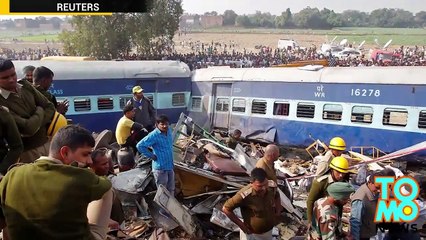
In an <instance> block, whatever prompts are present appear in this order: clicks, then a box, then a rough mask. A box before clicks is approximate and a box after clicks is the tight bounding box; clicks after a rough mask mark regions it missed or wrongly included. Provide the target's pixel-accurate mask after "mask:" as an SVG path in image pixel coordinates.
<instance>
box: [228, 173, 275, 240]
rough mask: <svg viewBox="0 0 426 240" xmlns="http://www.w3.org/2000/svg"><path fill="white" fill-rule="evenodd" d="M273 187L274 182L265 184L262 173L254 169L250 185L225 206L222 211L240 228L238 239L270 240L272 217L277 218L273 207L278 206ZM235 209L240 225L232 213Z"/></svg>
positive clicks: (266, 181)
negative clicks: (241, 218) (239, 216)
mask: <svg viewBox="0 0 426 240" xmlns="http://www.w3.org/2000/svg"><path fill="white" fill-rule="evenodd" d="M276 186H277V185H276V184H275V182H273V181H270V180H269V181H268V179H267V178H266V172H265V171H264V170H263V169H261V168H255V169H253V171H252V172H251V183H250V184H249V185H247V186H245V187H243V188H242V189H241V190H240V191H239V192H238V193H237V194H236V195H235V196H233V197H232V198H230V199H228V201H226V202H225V204H224V205H223V208H222V211H223V212H224V213H225V214H226V215H227V216H228V217H229V219H231V220H232V221H233V222H234V223H235V224H237V225H238V226H239V227H240V239H248V240H271V239H272V228H273V227H274V225H275V220H274V217H273V216H276V215H278V214H279V213H277V212H276V211H275V209H276V208H275V205H276V204H280V196H279V194H278V192H277V188H276ZM238 207H239V208H240V209H241V214H242V217H243V220H244V222H243V221H241V220H240V219H239V218H238V217H237V216H236V215H235V214H234V212H233V211H234V209H236V208H238Z"/></svg>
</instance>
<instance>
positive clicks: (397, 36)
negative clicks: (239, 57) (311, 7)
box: [192, 27, 426, 46]
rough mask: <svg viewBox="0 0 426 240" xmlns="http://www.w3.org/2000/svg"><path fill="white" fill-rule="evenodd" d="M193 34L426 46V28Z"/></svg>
mask: <svg viewBox="0 0 426 240" xmlns="http://www.w3.org/2000/svg"><path fill="white" fill-rule="evenodd" d="M192 32H200V33H203V32H205V33H220V32H225V33H236V34H237V33H240V34H250V33H265V34H268V33H270V34H283V35H284V36H285V35H287V36H289V37H291V35H299V36H300V35H307V36H312V35H314V36H316V37H322V38H323V39H324V41H325V39H326V38H328V39H329V40H331V39H333V38H334V37H335V36H337V40H336V41H340V40H342V39H344V38H346V39H348V41H349V42H357V43H360V42H362V41H363V40H366V41H367V42H368V43H373V42H374V39H378V40H379V42H380V43H381V44H384V43H386V42H387V41H388V40H390V39H393V42H392V45H409V46H413V45H420V46H422V45H426V29H425V28H349V27H348V28H334V29H330V30H312V29H262V28H256V29H247V28H213V29H205V30H195V31H192Z"/></svg>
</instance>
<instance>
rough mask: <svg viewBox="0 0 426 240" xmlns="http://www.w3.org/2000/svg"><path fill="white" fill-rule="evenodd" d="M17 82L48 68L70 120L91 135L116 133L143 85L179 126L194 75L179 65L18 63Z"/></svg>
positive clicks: (160, 111) (160, 110)
mask: <svg viewBox="0 0 426 240" xmlns="http://www.w3.org/2000/svg"><path fill="white" fill-rule="evenodd" d="M14 64H15V69H16V72H17V73H18V77H19V78H21V77H23V75H22V71H21V70H22V68H23V67H24V66H27V65H33V66H35V67H39V66H45V67H48V68H49V69H51V70H52V71H53V72H54V74H55V76H54V81H53V84H52V87H51V88H50V90H49V91H50V92H51V93H52V94H53V95H55V96H56V98H57V100H58V102H59V101H64V100H68V101H69V110H68V112H67V118H69V119H72V121H73V123H78V124H80V125H82V126H84V127H86V128H88V129H90V130H92V131H98V132H99V131H102V130H104V129H110V130H113V131H114V130H115V127H116V125H117V122H118V120H119V119H120V117H121V116H122V115H123V114H122V110H121V109H122V108H123V106H124V105H125V104H126V102H127V101H128V100H129V99H131V98H132V93H131V91H132V88H133V86H135V85H140V86H142V88H143V89H144V95H145V96H146V97H147V98H148V99H150V100H151V102H152V103H153V105H154V108H155V109H156V110H157V114H167V115H168V116H169V118H170V120H171V121H172V122H176V121H177V119H178V118H179V115H180V113H181V112H184V111H186V109H187V105H188V102H189V99H190V88H191V71H190V70H189V68H188V66H187V65H186V64H184V63H180V62H177V61H67V62H66V61H65V62H64V61H55V60H49V61H14Z"/></svg>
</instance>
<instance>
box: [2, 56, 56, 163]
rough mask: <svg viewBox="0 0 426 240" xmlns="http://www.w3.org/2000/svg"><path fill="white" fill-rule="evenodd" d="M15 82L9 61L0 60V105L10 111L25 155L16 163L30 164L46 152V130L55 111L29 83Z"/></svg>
mask: <svg viewBox="0 0 426 240" xmlns="http://www.w3.org/2000/svg"><path fill="white" fill-rule="evenodd" d="M17 81H18V79H17V76H16V71H15V66H14V65H13V63H12V61H10V60H0V105H2V106H4V107H7V108H8V109H9V112H10V114H11V115H12V116H13V118H14V119H15V122H16V125H17V126H18V130H19V132H20V134H21V137H22V143H23V144H24V152H23V153H22V154H21V156H20V159H19V161H20V162H26V163H30V162H33V161H35V160H36V159H38V158H39V157H40V156H47V155H48V153H49V141H48V136H47V128H48V126H49V124H50V123H51V122H52V119H53V116H54V115H55V111H56V110H55V106H54V105H53V103H51V102H50V101H49V100H48V99H47V98H46V97H45V96H43V94H41V93H40V92H39V91H37V90H36V89H35V88H34V87H33V86H32V85H31V84H30V83H29V82H28V81H21V83H18V82H17Z"/></svg>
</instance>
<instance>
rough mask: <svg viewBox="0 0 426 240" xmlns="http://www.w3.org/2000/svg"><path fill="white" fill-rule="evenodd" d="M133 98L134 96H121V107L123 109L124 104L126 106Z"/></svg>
mask: <svg viewBox="0 0 426 240" xmlns="http://www.w3.org/2000/svg"><path fill="white" fill-rule="evenodd" d="M132 98H133V97H132V96H121V97H120V98H119V101H120V109H123V108H124V106H126V104H127V102H128V101H129V100H130V99H132Z"/></svg>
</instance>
